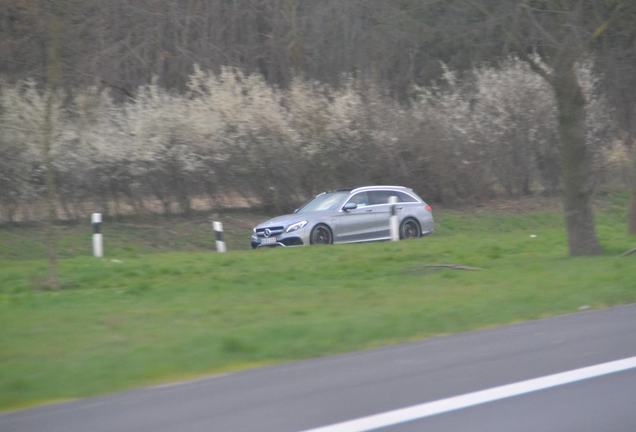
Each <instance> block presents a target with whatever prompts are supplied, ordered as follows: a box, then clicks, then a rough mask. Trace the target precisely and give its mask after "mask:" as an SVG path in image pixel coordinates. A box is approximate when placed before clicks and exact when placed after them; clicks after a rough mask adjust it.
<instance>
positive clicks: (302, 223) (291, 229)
mask: <svg viewBox="0 0 636 432" xmlns="http://www.w3.org/2000/svg"><path fill="white" fill-rule="evenodd" d="M305 225H307V221H300V222H296V223H293V224H291V225H290V226H288V227H287V229H286V230H285V232H286V233H290V232H294V231H298V230H299V229H301V228H303V227H304V226H305Z"/></svg>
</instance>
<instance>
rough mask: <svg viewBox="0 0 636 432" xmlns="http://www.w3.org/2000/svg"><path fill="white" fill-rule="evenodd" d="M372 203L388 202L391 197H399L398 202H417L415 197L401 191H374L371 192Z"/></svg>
mask: <svg viewBox="0 0 636 432" xmlns="http://www.w3.org/2000/svg"><path fill="white" fill-rule="evenodd" d="M369 195H370V201H371V204H388V202H389V198H390V197H392V196H395V197H397V199H398V202H417V200H416V199H415V198H413V197H412V196H410V195H409V194H406V193H404V192H399V191H388V190H385V191H372V192H369Z"/></svg>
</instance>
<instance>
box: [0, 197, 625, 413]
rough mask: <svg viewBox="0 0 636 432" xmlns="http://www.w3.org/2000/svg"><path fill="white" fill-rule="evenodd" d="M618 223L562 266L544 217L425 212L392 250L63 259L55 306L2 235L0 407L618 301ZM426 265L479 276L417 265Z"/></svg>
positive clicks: (555, 221) (41, 270)
mask: <svg viewBox="0 0 636 432" xmlns="http://www.w3.org/2000/svg"><path fill="white" fill-rule="evenodd" d="M624 220H625V219H624V206H623V203H622V202H619V203H617V204H612V203H610V204H609V205H607V206H605V209H604V211H603V212H602V213H600V214H599V216H598V218H597V222H598V231H599V236H600V237H601V239H602V242H603V246H604V248H605V250H606V252H607V255H606V256H604V257H597V258H576V259H572V258H566V244H565V239H564V234H563V227H562V220H561V216H560V215H559V214H557V213H555V212H541V213H531V214H524V215H511V214H505V213H494V212H490V213H488V212H485V211H482V212H480V213H479V214H471V215H469V214H465V213H459V212H439V213H438V232H437V234H436V235H434V236H432V237H430V238H427V239H423V240H420V241H411V242H401V243H397V244H392V243H376V244H366V245H344V246H330V247H314V248H300V249H276V250H262V251H256V252H253V251H237V252H233V253H228V254H226V255H217V254H214V253H210V252H205V251H201V250H196V249H201V248H200V247H199V246H197V245H198V244H197V243H195V244H194V245H188V244H187V241H185V240H183V242H184V243H182V244H181V245H180V246H179V247H175V249H178V248H183V249H187V248H191V249H194V251H181V252H161V250H162V248H161V247H160V248H157V249H152V248H150V247H147V246H144V247H140V249H139V250H136V251H134V252H131V251H128V250H126V249H125V248H124V247H123V246H120V247H119V249H116V248H115V247H113V246H111V248H110V249H107V250H109V251H110V253H109V256H108V257H107V258H106V259H103V260H95V259H92V258H90V257H87V256H81V254H71V253H69V254H68V255H69V256H70V255H78V256H74V257H71V258H67V259H63V260H62V261H61V267H60V274H61V280H62V284H63V286H64V289H63V290H60V291H55V292H51V291H42V290H41V287H42V282H41V281H42V279H43V277H44V275H45V270H46V265H45V262H44V261H42V260H32V259H27V258H28V257H29V254H34V253H35V252H32V251H31V247H30V246H29V247H27V246H25V245H22V246H21V247H22V248H23V250H22V251H21V252H19V253H15V254H14V255H12V251H10V250H7V249H9V248H11V247H9V248H7V247H6V245H7V244H8V243H6V242H4V241H5V240H4V239H6V238H8V237H9V235H8V234H7V233H6V232H4V233H2V234H1V236H2V237H1V238H2V239H3V243H2V244H1V245H0V257H2V258H0V409H1V410H8V409H13V408H16V407H21V406H28V405H31V404H36V403H43V402H47V401H54V400H63V399H70V398H77V397H83V396H88V395H93V394H100V393H106V392H112V391H117V390H121V389H126V388H130V387H134V386H140V385H148V384H155V383H160V382H165V381H171V380H180V379H184V378H190V377H194V376H199V375H204V374H211V373H217V372H222V371H228V370H236V369H240V368H244V367H251V366H254V365H263V364H271V363H276V362H285V361H290V360H296V359H303V358H310V357H316V356H323V355H327V354H333V353H339V352H345V351H353V350H358V349H364V348H368V347H375V346H380V345H385V344H390V343H397V342H400V341H407V340H413V339H417V338H423V337H429V336H433V335H440V334H450V333H456V332H461V331H466V330H472V329H479V328H485V327H490V326H495V325H501V324H505V323H512V322H519V321H523V320H528V319H535V318H541V317H548V316H553V315H556V314H562V313H568V312H575V311H577V310H579V308H581V307H582V306H583V307H585V308H587V307H592V308H601V307H607V306H612V305H619V304H625V303H631V302H634V301H636V257H635V256H631V257H618V256H616V255H618V254H619V253H620V252H622V251H624V250H626V249H629V248H631V247H633V246H634V243H635V240H634V239H633V238H632V239H630V238H628V237H627V236H626V235H625V234H624V233H625V230H626V228H625V223H624ZM183 223H186V222H183ZM228 224H229V225H232V223H231V222H228ZM206 229H207V227H206ZM11 230H13V231H12V232H11V234H10V236H15V237H16V238H21V237H22V235H24V238H29V236H32V235H34V234H33V233H32V232H30V229H28V228H22V230H23V234H22V233H21V232H19V231H15V230H16V228H12V229H11ZM236 232H237V238H239V237H240V238H243V239H244V238H246V237H243V236H245V235H246V234H247V231H245V232H244V234H243V236H239V230H238V229H237V231H236ZM73 235H79V234H73ZM112 235H115V233H114V232H113V233H112ZM120 235H122V234H120ZM129 235H131V236H132V234H129ZM531 235H535V236H536V237H531ZM134 236H135V238H138V236H137V234H135V235H134ZM71 237H72V236H70V237H69V239H66V241H68V242H69V244H79V241H78V240H77V239H73V238H71ZM85 237H86V235H84V237H83V239H82V242H84V241H85ZM32 241H35V240H32ZM195 241H198V239H197V238H196V236H195ZM206 242H207V240H206ZM13 244H15V243H13ZM121 244H122V245H123V244H124V242H123V241H122V243H121ZM144 248H146V249H144ZM148 250H155V252H156V253H152V254H144V253H142V252H144V251H148ZM116 252H117V253H116ZM9 257H12V259H8V258H9ZM113 259H116V260H117V261H113ZM440 263H454V264H463V265H467V266H475V267H481V268H483V270H482V271H475V272H468V271H456V270H443V271H433V270H431V269H429V268H427V267H426V265H427V264H440Z"/></svg>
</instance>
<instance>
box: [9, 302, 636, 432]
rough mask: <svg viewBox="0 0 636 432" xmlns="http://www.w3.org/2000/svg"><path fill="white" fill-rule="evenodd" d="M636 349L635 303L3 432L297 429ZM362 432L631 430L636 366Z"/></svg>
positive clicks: (165, 393)
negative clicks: (370, 431) (372, 431)
mask: <svg viewBox="0 0 636 432" xmlns="http://www.w3.org/2000/svg"><path fill="white" fill-rule="evenodd" d="M634 356H636V305H631V306H625V307H619V308H613V309H608V310H604V311H591V312H583V313H578V314H573V315H568V316H563V317H559V318H554V319H549V320H541V321H532V322H527V323H523V324H519V325H514V326H509V327H504V328H499V329H494V330H487V331H480V332H474V333H466V334H461V335H456V336H449V337H440V338H435V339H431V340H428V341H423V342H418V343H413V344H408V345H400V346H396V347H389V348H383V349H377V350H372V351H365V352H360V353H354V354H348V355H342V356H336V357H331V358H324V359H318V360H311V361H306V362H299V363H294V364H289V365H283V366H278V367H272V368H264V369H257V370H252V371H247V372H242V373H236V374H231V375H226V376H221V377H216V378H209V379H204V380H199V381H193V382H188V383H183V384H178V385H170V386H164V387H159V388H149V389H142V390H136V391H131V392H127V393H123V394H117V395H112V396H107V397H99V398H91V399H86V400H82V401H77V402H72V403H68V404H63V405H56V406H49V407H42V408H37V409H33V410H28V411H22V412H18V413H13V414H6V415H3V416H0V431H1V432H12V431H30V432H33V431H47V432H48V431H50V432H56V431H60V432H61V431H64V432H80V431H81V432H84V431H92V432H100V431H104V432H105V431H108V432H113V431H135V432H144V431H153V432H168V431H170V432H174V431H178V432H194V431H206V432H210V431H219V432H241V431H259V432H269V431H277V432H285V431H289V432H300V431H307V430H312V429H317V428H321V427H328V426H329V425H334V424H336V425H337V424H340V423H342V422H347V421H352V420H355V419H360V418H367V417H369V416H377V415H380V414H382V413H386V412H390V411H392V410H398V409H402V408H405V407H411V406H414V405H418V404H420V405H421V404H427V405H430V404H433V405H435V404H438V402H436V401H440V400H444V399H447V398H453V399H456V398H457V397H459V399H461V400H464V399H465V397H464V396H462V395H466V394H470V393H474V392H480V393H483V391H484V390H487V389H493V388H498V387H499V386H505V385H508V384H511V383H519V382H525V381H526V380H532V382H534V381H537V379H539V378H541V377H544V376H546V375H553V374H560V375H563V374H562V373H563V372H566V371H572V370H575V369H579V368H586V367H589V366H592V365H598V364H602V363H606V362H612V361H615V360H620V359H626V358H630V357H634ZM539 381H540V380H539ZM541 382H543V381H541ZM486 393H487V392H486ZM331 430H332V431H334V432H335V431H340V430H342V431H344V430H345V429H343V428H340V429H338V427H335V428H331ZM351 430H356V429H351ZM357 430H362V429H357ZM366 430H382V431H391V432H394V431H400V432H404V431H424V430H425V431H427V432H428V431H463V430H466V431H489V432H497V431H512V430H514V431H560V432H563V431H577V432H581V431H604V432H611V431H621V432H622V431H635V430H636V368H633V367H631V366H629V367H626V368H625V369H624V370H621V371H618V372H613V373H603V374H599V376H595V377H591V378H588V379H584V380H574V381H572V382H569V383H566V384H562V385H554V386H551V387H549V388H545V389H541V390H537V391H532V392H526V393H523V394H519V395H515V396H512V397H502V398H500V399H498V400H493V401H491V402H487V403H482V404H479V405H473V406H468V407H466V408H462V409H455V410H452V411H448V412H442V413H440V414H436V415H430V416H427V417H423V418H414V419H412V420H409V421H401V420H400V421H396V422H394V423H391V424H389V425H387V426H384V427H383V428H380V429H366Z"/></svg>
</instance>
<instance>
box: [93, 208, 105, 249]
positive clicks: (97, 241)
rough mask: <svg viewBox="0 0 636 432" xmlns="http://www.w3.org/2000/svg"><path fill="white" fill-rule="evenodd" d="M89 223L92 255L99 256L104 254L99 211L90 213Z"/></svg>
mask: <svg viewBox="0 0 636 432" xmlns="http://www.w3.org/2000/svg"><path fill="white" fill-rule="evenodd" d="M91 225H92V226H93V256H94V257H95V258H101V257H103V256H104V245H103V243H102V214H101V213H93V214H92V215H91Z"/></svg>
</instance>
